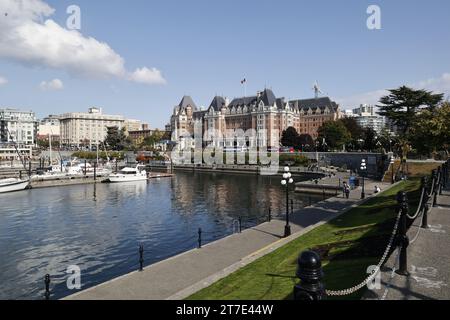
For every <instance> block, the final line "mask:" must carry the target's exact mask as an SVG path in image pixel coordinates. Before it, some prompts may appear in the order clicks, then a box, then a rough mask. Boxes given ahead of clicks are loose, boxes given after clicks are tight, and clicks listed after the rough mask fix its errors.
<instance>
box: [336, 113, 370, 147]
mask: <svg viewBox="0 0 450 320" xmlns="http://www.w3.org/2000/svg"><path fill="white" fill-rule="evenodd" d="M338 121H340V122H342V123H343V125H344V126H345V127H346V128H347V130H348V132H350V135H351V136H352V140H354V141H357V140H358V139H361V138H362V137H363V134H364V129H363V128H362V127H361V126H360V125H359V124H358V122H356V120H355V119H354V118H342V119H339V120H338Z"/></svg>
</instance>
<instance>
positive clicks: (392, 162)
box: [391, 157, 395, 184]
mask: <svg viewBox="0 0 450 320" xmlns="http://www.w3.org/2000/svg"><path fill="white" fill-rule="evenodd" d="M394 163H395V160H394V157H391V169H392V172H391V183H392V184H394V182H395V181H394Z"/></svg>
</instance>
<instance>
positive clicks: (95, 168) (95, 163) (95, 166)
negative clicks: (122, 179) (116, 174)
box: [94, 161, 97, 181]
mask: <svg viewBox="0 0 450 320" xmlns="http://www.w3.org/2000/svg"><path fill="white" fill-rule="evenodd" d="M94 181H97V161H96V162H94Z"/></svg>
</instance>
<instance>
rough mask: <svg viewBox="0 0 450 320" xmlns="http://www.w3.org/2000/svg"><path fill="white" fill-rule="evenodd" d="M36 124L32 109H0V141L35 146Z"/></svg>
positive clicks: (37, 123)
mask: <svg viewBox="0 0 450 320" xmlns="http://www.w3.org/2000/svg"><path fill="white" fill-rule="evenodd" d="M38 125H39V122H38V121H37V119H36V115H35V114H34V112H33V111H21V110H18V109H10V108H5V109H0V143H1V144H3V145H5V144H12V143H17V144H18V145H26V146H35V145H36V136H37V131H38Z"/></svg>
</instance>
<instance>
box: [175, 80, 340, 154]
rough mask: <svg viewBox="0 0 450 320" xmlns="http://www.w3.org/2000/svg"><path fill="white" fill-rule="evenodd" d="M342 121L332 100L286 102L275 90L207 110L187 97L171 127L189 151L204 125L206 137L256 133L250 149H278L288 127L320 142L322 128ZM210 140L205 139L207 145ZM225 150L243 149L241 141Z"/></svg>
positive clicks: (222, 101)
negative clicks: (189, 139)
mask: <svg viewBox="0 0 450 320" xmlns="http://www.w3.org/2000/svg"><path fill="white" fill-rule="evenodd" d="M338 118H340V109H339V105H338V104H336V103H335V102H334V101H332V100H330V98H328V97H317V98H312V99H304V100H291V101H285V99H284V98H277V97H276V96H275V95H274V93H273V92H272V90H270V89H265V90H264V91H261V92H258V93H257V94H256V95H255V96H251V97H243V98H236V99H233V100H232V101H231V102H229V101H228V99H227V98H224V97H220V96H216V97H214V99H213V100H212V102H211V103H210V105H209V107H208V108H207V109H206V110H201V109H199V108H198V107H197V106H196V104H195V103H194V101H193V100H192V98H191V97H189V96H184V97H183V99H182V100H181V102H180V104H179V105H177V106H175V107H174V110H173V114H172V116H171V122H170V127H171V131H172V140H174V141H175V142H177V143H178V144H179V148H185V147H186V143H188V145H189V144H191V146H193V145H192V143H193V142H186V137H189V136H192V135H193V133H194V126H195V125H199V124H201V125H202V130H203V133H204V132H205V131H206V130H208V132H212V131H215V132H218V133H220V134H222V135H224V136H225V134H226V132H227V131H230V130H231V132H232V131H235V130H238V129H242V130H243V131H247V130H248V129H254V130H255V132H256V135H257V137H256V138H255V139H254V140H253V142H251V141H250V142H245V143H246V145H247V146H250V147H255V145H254V143H256V144H257V146H259V147H278V146H279V142H278V141H279V140H280V139H281V134H282V132H283V131H284V130H286V129H287V128H288V127H294V128H295V129H296V130H297V132H298V133H299V134H309V135H311V137H312V138H313V139H316V138H317V131H318V129H319V127H320V126H321V125H322V124H323V123H324V122H325V121H330V120H336V119H338ZM208 140H210V139H209V137H208V136H206V139H204V143H205V144H207V143H208V142H209V141H208ZM216 146H222V147H241V145H240V142H239V141H235V140H234V139H226V138H225V139H223V141H222V142H220V145H216Z"/></svg>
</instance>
